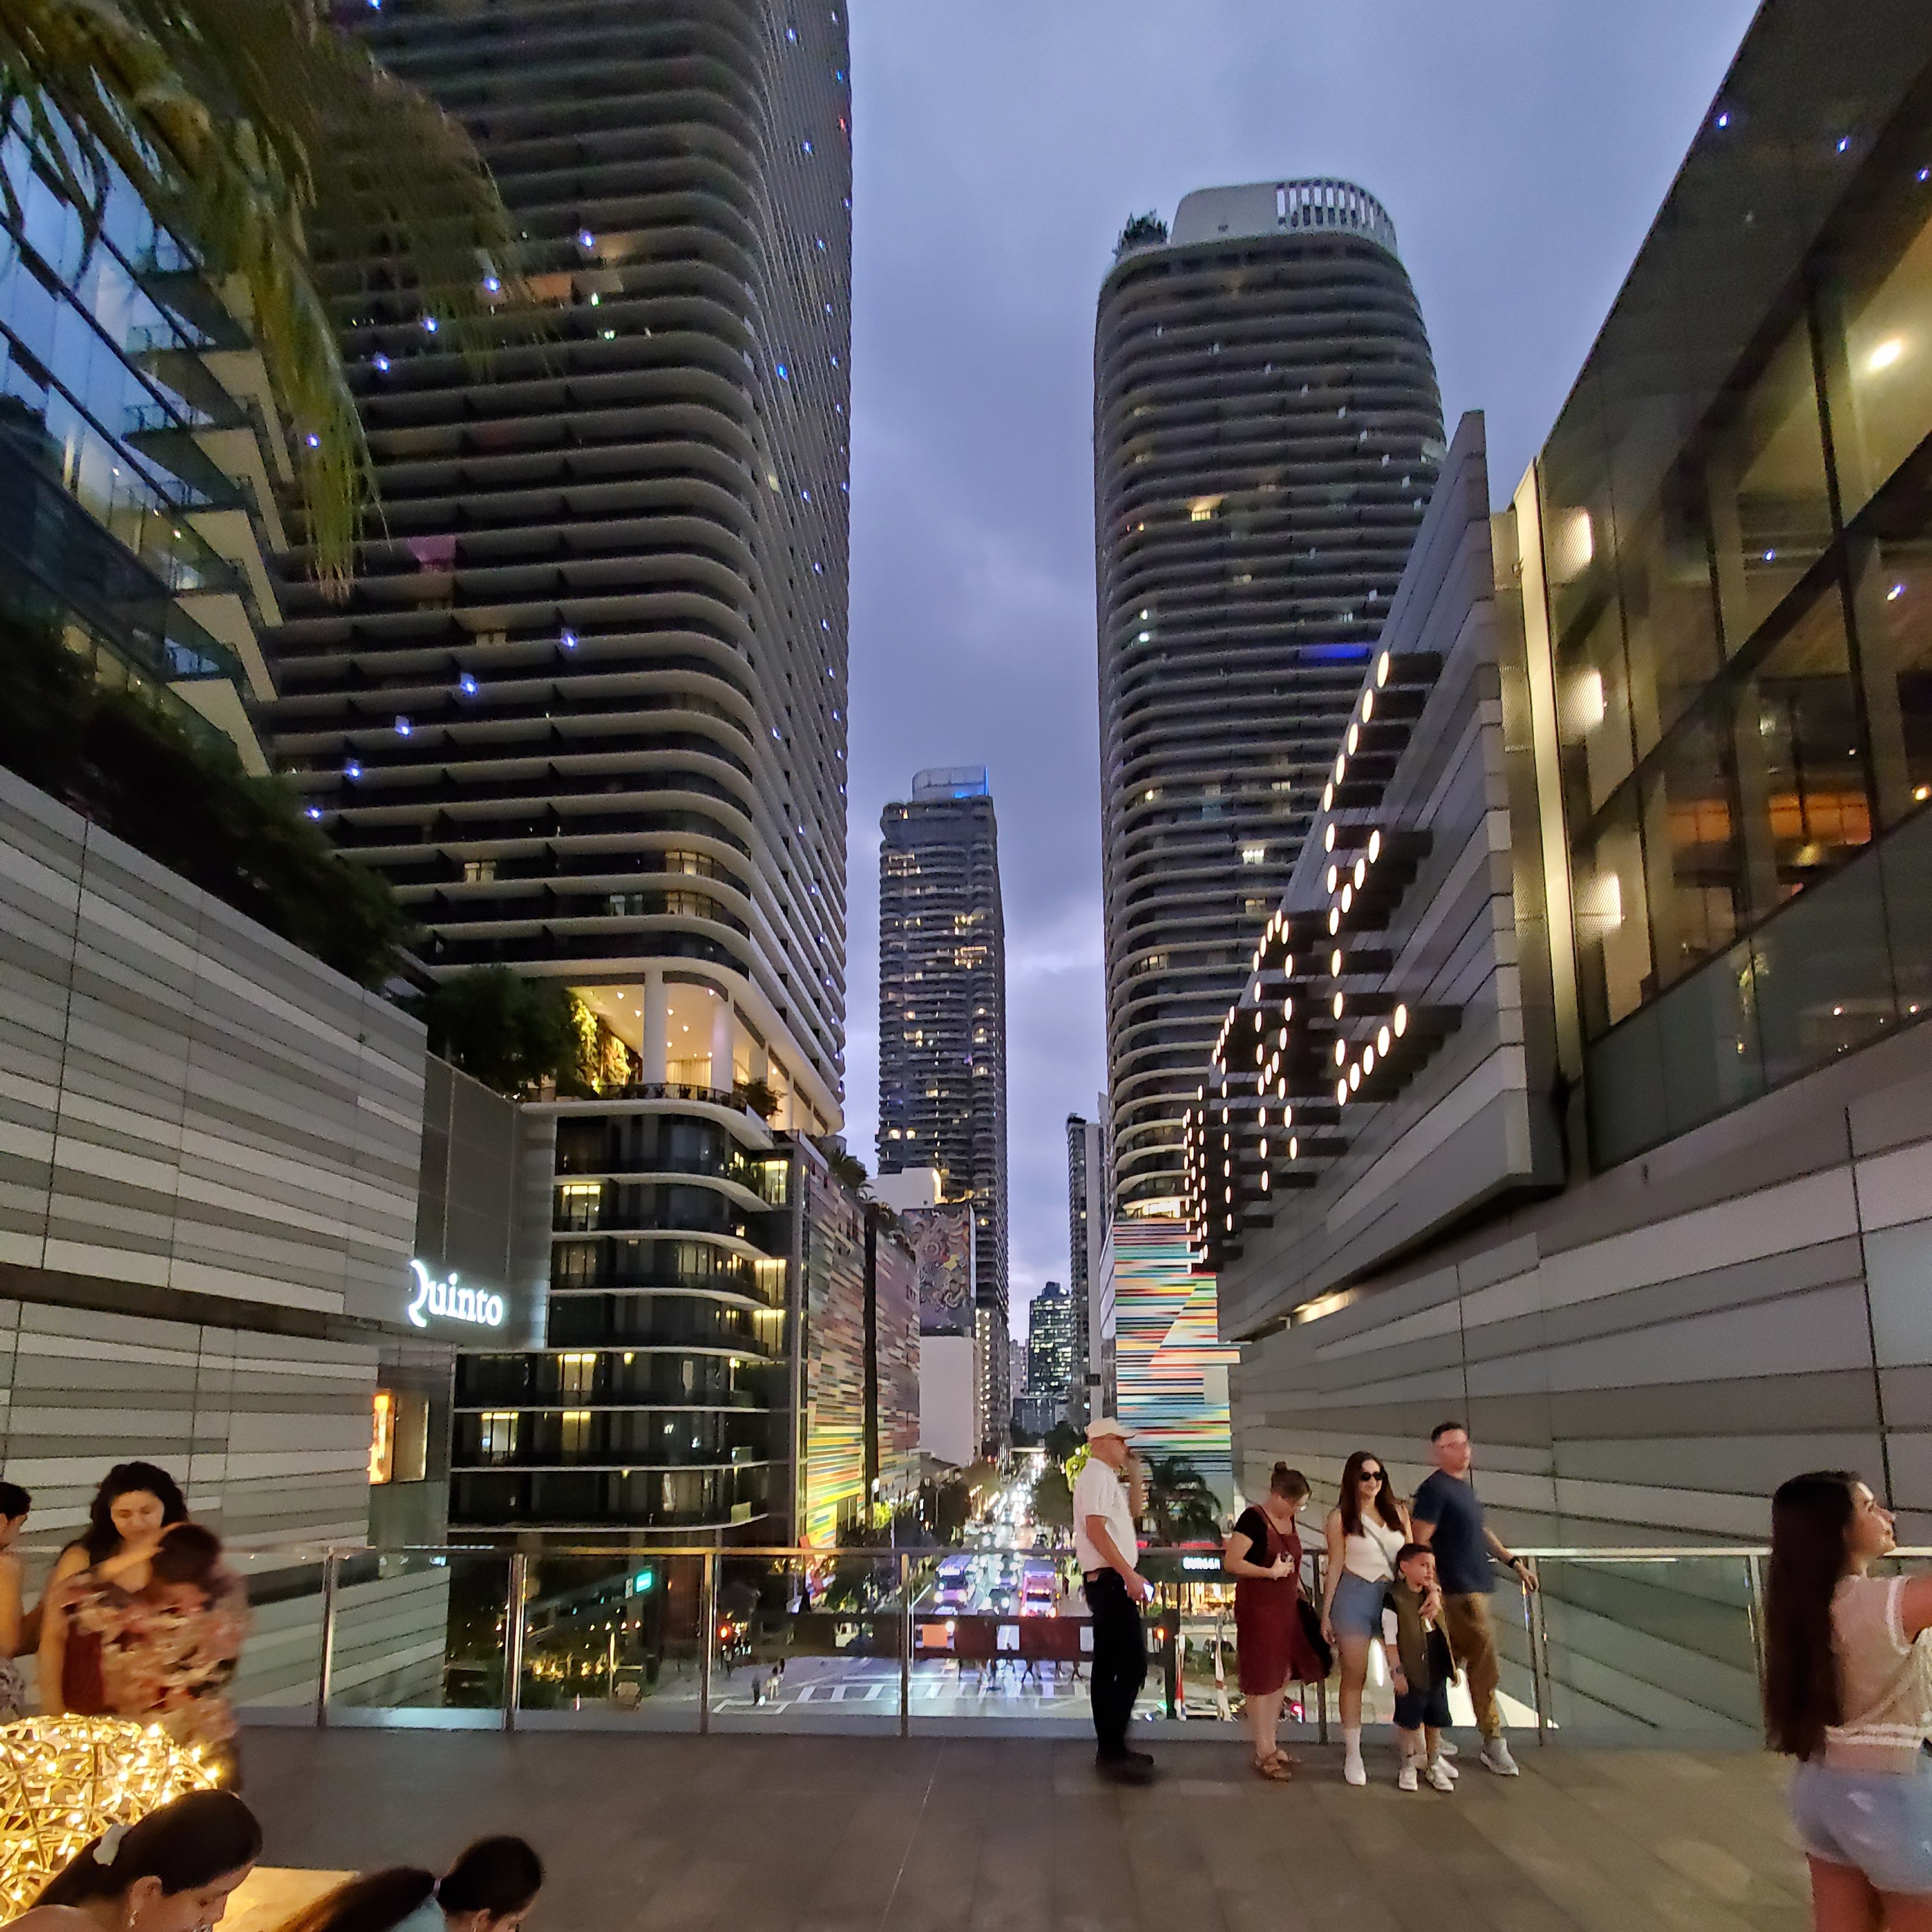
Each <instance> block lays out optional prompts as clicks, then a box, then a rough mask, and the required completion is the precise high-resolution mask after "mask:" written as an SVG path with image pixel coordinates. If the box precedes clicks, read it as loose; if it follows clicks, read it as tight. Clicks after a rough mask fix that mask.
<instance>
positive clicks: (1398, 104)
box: [846, 0, 1753, 1333]
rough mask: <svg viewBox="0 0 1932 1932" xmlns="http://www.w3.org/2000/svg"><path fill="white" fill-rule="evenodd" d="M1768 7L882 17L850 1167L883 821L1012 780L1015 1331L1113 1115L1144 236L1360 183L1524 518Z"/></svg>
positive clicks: (1371, 3) (1257, 9)
mask: <svg viewBox="0 0 1932 1932" xmlns="http://www.w3.org/2000/svg"><path fill="white" fill-rule="evenodd" d="M1752 10H1753V9H1752V7H1751V5H1748V4H1747V3H1746V0H1622V4H1621V5H1617V6H1614V7H1607V6H1604V5H1602V4H1601V0H1484V4H1483V5H1479V6H1445V5H1442V0H1331V5H1328V6H1327V7H1302V6H1295V5H1286V4H1283V0H1274V4H1271V5H1262V4H1259V0H1166V4H1154V0H973V4H971V5H965V6H950V5H939V4H938V0H853V13H852V37H853V49H852V73H853V88H854V93H855V99H854V113H853V124H854V132H855V138H856V148H855V156H854V167H855V172H856V185H855V187H854V190H853V220H854V223H855V232H854V236H853V254H854V267H853V284H854V286H853V382H854V388H855V396H854V402H853V451H852V686H851V688H852V700H851V709H852V745H851V752H850V762H851V774H852V775H851V784H850V804H851V814H852V816H851V837H850V922H851V923H850V1007H849V1010H848V1013H847V1039H848V1042H849V1047H848V1053H847V1071H846V1138H847V1143H848V1145H850V1148H852V1151H853V1152H854V1153H855V1154H858V1155H859V1157H860V1158H861V1159H862V1160H864V1161H865V1164H866V1166H868V1168H869V1167H871V1166H874V1165H875V1161H874V1144H873V1136H874V1125H875V1121H876V1116H877V1098H878V1095H877V1079H878V1076H877V1032H878V992H877V963H878V910H877V907H878V842H879V841H878V820H879V811H880V807H881V806H882V805H883V804H884V803H885V802H886V800H888V799H894V798H904V797H905V796H907V795H908V793H909V791H910V785H911V779H912V774H913V772H914V770H916V769H919V768H920V767H922V766H928V765H953V764H962V765H963V764H984V765H986V766H987V767H988V768H989V772H990V774H991V777H992V790H993V796H994V798H995V802H996V805H997V806H998V812H999V819H1000V835H1001V871H1002V874H1003V880H1004V889H1005V898H1006V916H1007V1000H1008V1047H1007V1051H1008V1058H1009V1063H1010V1075H1009V1088H1008V1115H1009V1123H1010V1125H1009V1159H1010V1163H1011V1169H1012V1189H1013V1203H1012V1210H1011V1218H1012V1225H1013V1324H1014V1328H1015V1330H1016V1332H1019V1333H1024V1332H1025V1304H1026V1302H1027V1301H1028V1299H1029V1298H1031V1296H1032V1295H1034V1292H1036V1291H1037V1289H1039V1288H1040V1286H1041V1285H1042V1284H1043V1283H1045V1282H1046V1281H1047V1280H1049V1279H1053V1280H1064V1278H1065V1274H1066V1269H1067V1179H1066V1151H1065V1140H1064V1125H1063V1124H1064V1121H1065V1118H1066V1116H1067V1114H1068V1112H1070V1111H1073V1112H1080V1113H1083V1114H1086V1115H1089V1116H1090V1117H1091V1116H1092V1115H1093V1113H1094V1106H1095V1102H1096V1096H1097V1094H1098V1092H1099V1091H1100V1088H1102V1086H1103V1085H1104V1083H1105V1081H1106V1046H1105V1020H1104V1014H1103V1004H1102V988H1101V914H1100V765H1099V747H1098V724H1097V694H1096V673H1095V667H1094V537H1093V523H1094V519H1093V481H1094V479H1093V458H1092V428H1093V415H1092V412H1093V331H1094V300H1095V297H1096V296H1097V293H1098V290H1099V287H1100V281H1101V278H1102V277H1103V275H1105V274H1106V271H1107V269H1108V267H1109V264H1110V263H1111V262H1112V257H1113V243H1114V239H1115V236H1117V235H1118V233H1119V230H1120V228H1121V223H1122V222H1123V221H1124V220H1125V219H1126V218H1127V216H1128V215H1130V214H1134V213H1137V212H1139V211H1144V210H1148V209H1152V210H1154V211H1156V212H1157V213H1158V214H1160V216H1161V217H1162V218H1163V220H1171V219H1172V217H1173V214H1174V210H1175V204H1176V203H1177V202H1178V201H1179V199H1180V198H1181V196H1182V195H1183V194H1184V193H1187V191H1188V190H1190V189H1191V188H1196V187H1212V186H1217V185H1220V184H1226V183H1232V182H1240V181H1274V180H1279V179H1282V178H1287V177H1292V176H1295V175H1343V176H1344V177H1346V178H1349V179H1351V180H1353V181H1358V182H1359V183H1361V185H1362V186H1363V187H1366V188H1367V189H1368V190H1369V191H1370V193H1373V194H1374V195H1376V196H1377V197H1378V198H1379V199H1380V200H1381V201H1382V204H1383V205H1385V207H1386V208H1388V211H1389V212H1390V214H1391V216H1392V217H1394V221H1395V224H1396V229H1397V234H1398V236H1399V237H1400V242H1401V253H1402V256H1403V261H1404V262H1405V263H1406V265H1407V267H1408V269H1409V275H1410V276H1411V278H1412V280H1413V281H1414V282H1415V287H1416V291H1417V293H1418V296H1419V297H1420V298H1421V303H1422V311H1423V317H1424V321H1425V322H1426V323H1427V326H1428V329H1429V332H1430V338H1431V340H1432V341H1433V344H1434V346H1435V352H1436V370H1437V373H1438V374H1439V377H1440V379H1441V381H1442V401H1443V409H1444V413H1445V419H1446V421H1447V422H1448V425H1449V427H1450V428H1451V431H1453V430H1454V426H1455V423H1456V420H1457V417H1458V416H1460V414H1461V413H1463V411H1464V410H1472V409H1480V410H1485V411H1487V414H1488V418H1489V438H1490V469H1491V481H1492V484H1493V488H1494V490H1495V491H1496V495H1497V496H1498V498H1499V499H1506V498H1507V497H1508V496H1509V495H1510V493H1511V492H1512V491H1513V490H1514V487H1515V484H1516V482H1517V479H1518V478H1519V477H1520V475H1521V474H1522V472H1523V470H1524V469H1525V468H1526V466H1528V464H1529V461H1530V459H1531V458H1532V456H1533V455H1535V452H1536V449H1537V448H1538V446H1539V445H1540V444H1541V442H1542V440H1543V438H1544V436H1545V435H1546V434H1547V432H1548V430H1549V428H1550V424H1551V422H1553V419H1554V418H1555V416H1556V411H1557V410H1558V408H1559V406H1560V405H1561V404H1562V401H1563V398H1564V396H1565V393H1566V392H1568V389H1569V386H1570V384H1571V381H1572V380H1573V379H1574V377H1575V374H1576V372H1577V368H1578V366H1579V365H1580V362H1582V360H1583V356H1584V354H1585V353H1586V350H1588V349H1589V345H1590V343H1591V341H1592V338H1594V336H1595V334H1596V332H1597V329H1598V326H1599V324H1600V323H1601V321H1602V320H1603V317H1604V314H1605V312H1606V311H1607V308H1609V305H1610V301H1611V299H1612V298H1613V296H1614V295H1615V294H1616V290H1617V287H1618V284H1619V283H1620V282H1621V281H1622V278H1623V275H1624V272H1625V269H1626V268H1627V267H1628V265H1629V263H1630V260H1631V256H1632V255H1633V254H1634V253H1635V251H1636V249H1637V245H1638V244H1639V242H1640V241H1641V240H1642V239H1643V235H1644V233H1645V231H1646V229H1647V228H1648V227H1649V223H1650V220H1651V218H1652V215H1653V214H1655V211H1656V208H1657V205H1658V202H1659V201H1660V200H1661V198H1662V196H1663V194H1664V190H1665V189H1666V188H1667V187H1668V186H1669V184H1670V179H1671V177H1672V176H1673V174H1674V173H1675V172H1676V168H1677V165H1678V163H1679V160H1680V158H1681V157H1682V154H1683V152H1684V150H1685V148H1686V147H1687V146H1688V144H1689V142H1690V139H1691V135H1692V134H1693V133H1694V131H1695V130H1696V127H1697V123H1698V121H1699V118H1700V116H1701V115H1702V114H1703V112H1704V110H1705V108H1706V105H1707V104H1708V103H1709V101H1710V99H1711V98H1712V95H1713V94H1714V93H1715V91H1716V89H1717V87H1718V83H1719V81H1720V80H1721V78H1722V77H1723V75H1724V70H1725V68H1727V65H1729V63H1730V58H1731V56H1732V55H1733V52H1734V51H1735V49H1736V46H1737V43H1738V41H1739V39H1740V38H1741V37H1742V34H1743V32H1744V30H1745V26H1746V25H1747V24H1748V22H1749V20H1750V18H1751V13H1752Z"/></svg>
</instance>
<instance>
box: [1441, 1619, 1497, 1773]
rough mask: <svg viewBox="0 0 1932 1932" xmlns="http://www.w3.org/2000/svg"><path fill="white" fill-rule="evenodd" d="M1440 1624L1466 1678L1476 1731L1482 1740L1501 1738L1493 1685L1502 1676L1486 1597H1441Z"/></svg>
mask: <svg viewBox="0 0 1932 1932" xmlns="http://www.w3.org/2000/svg"><path fill="white" fill-rule="evenodd" d="M1442 1621H1443V1623H1444V1624H1445V1626H1446V1627H1447V1628H1448V1635H1449V1648H1450V1649H1451V1650H1453V1651H1454V1652H1455V1653H1456V1661H1457V1663H1458V1664H1460V1665H1461V1666H1462V1667H1463V1670H1464V1672H1465V1673H1466V1674H1467V1676H1468V1677H1469V1701H1470V1703H1472V1704H1474V1705H1475V1707H1476V1728H1477V1729H1478V1730H1479V1731H1481V1733H1482V1734H1483V1736H1484V1737H1486V1738H1496V1737H1500V1736H1502V1729H1503V1714H1502V1712H1501V1711H1499V1709H1497V1708H1496V1686H1497V1685H1498V1684H1499V1682H1501V1681H1502V1672H1501V1670H1499V1668H1498V1667H1497V1664H1496V1634H1495V1633H1494V1632H1493V1631H1492V1630H1491V1629H1490V1600H1489V1598H1488V1597H1487V1595H1469V1596H1458V1597H1452V1596H1450V1595H1447V1594H1445V1595H1444V1597H1443V1599H1442Z"/></svg>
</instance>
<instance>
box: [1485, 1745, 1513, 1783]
mask: <svg viewBox="0 0 1932 1932" xmlns="http://www.w3.org/2000/svg"><path fill="white" fill-rule="evenodd" d="M1483 1766H1484V1769H1485V1770H1487V1771H1493V1772H1495V1773H1496V1775H1497V1776H1498V1777H1499V1778H1514V1777H1515V1776H1516V1775H1517V1762H1516V1760H1515V1759H1514V1758H1513V1757H1511V1756H1510V1748H1509V1746H1508V1745H1506V1744H1505V1743H1504V1742H1503V1741H1502V1739H1501V1738H1485V1739H1484V1740H1483Z"/></svg>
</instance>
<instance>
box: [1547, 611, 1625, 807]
mask: <svg viewBox="0 0 1932 1932" xmlns="http://www.w3.org/2000/svg"><path fill="white" fill-rule="evenodd" d="M1579 629H1580V633H1581V634H1580V637H1578V638H1577V641H1576V642H1575V643H1574V644H1572V645H1571V646H1568V647H1566V648H1565V649H1564V650H1563V651H1562V653H1561V654H1560V655H1561V669H1560V673H1559V676H1560V680H1561V681H1560V683H1559V688H1558V712H1557V724H1558V728H1559V731H1560V732H1561V733H1562V741H1563V743H1564V745H1565V757H1564V766H1565V775H1566V777H1567V778H1568V781H1569V784H1568V788H1569V791H1570V794H1571V810H1572V811H1574V812H1575V813H1576V814H1577V822H1578V823H1589V820H1590V819H1591V818H1592V817H1594V816H1595V814H1596V812H1597V810H1598V808H1599V807H1600V806H1601V805H1602V804H1603V802H1604V800H1605V799H1607V798H1608V797H1609V796H1610V793H1612V792H1613V791H1614V790H1616V788H1617V787H1618V786H1619V785H1620V784H1622V782H1623V781H1624V780H1625V778H1628V777H1629V776H1630V775H1631V767H1632V766H1633V765H1634V763H1635V762H1636V760H1635V757H1634V748H1633V746H1632V744H1631V718H1630V694H1629V689H1628V684H1627V682H1626V680H1625V676H1624V639H1623V626H1622V623H1621V622H1620V621H1619V617H1618V614H1617V608H1616V604H1615V603H1614V602H1606V603H1605V604H1604V606H1603V607H1601V609H1600V610H1599V611H1598V614H1597V616H1596V619H1595V622H1592V623H1589V624H1588V625H1580V626H1579Z"/></svg>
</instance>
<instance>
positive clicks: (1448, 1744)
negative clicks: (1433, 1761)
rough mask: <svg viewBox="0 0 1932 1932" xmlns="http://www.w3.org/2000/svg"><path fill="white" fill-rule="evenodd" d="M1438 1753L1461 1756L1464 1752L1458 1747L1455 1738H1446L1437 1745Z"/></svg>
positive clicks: (1438, 1754) (1440, 1755)
mask: <svg viewBox="0 0 1932 1932" xmlns="http://www.w3.org/2000/svg"><path fill="white" fill-rule="evenodd" d="M1436 1756H1437V1757H1461V1756H1462V1753H1461V1752H1460V1751H1458V1750H1457V1748H1456V1740H1455V1739H1454V1738H1445V1739H1442V1742H1440V1743H1439V1745H1437V1746H1436Z"/></svg>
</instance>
